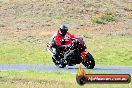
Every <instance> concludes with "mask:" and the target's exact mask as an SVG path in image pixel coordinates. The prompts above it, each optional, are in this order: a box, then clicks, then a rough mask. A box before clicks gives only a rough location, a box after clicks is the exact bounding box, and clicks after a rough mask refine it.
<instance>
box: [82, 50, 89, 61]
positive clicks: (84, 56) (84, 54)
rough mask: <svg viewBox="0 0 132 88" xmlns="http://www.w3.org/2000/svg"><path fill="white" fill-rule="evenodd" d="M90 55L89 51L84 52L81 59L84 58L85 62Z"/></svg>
mask: <svg viewBox="0 0 132 88" xmlns="http://www.w3.org/2000/svg"><path fill="white" fill-rule="evenodd" d="M88 53H89V52H88V51H83V52H82V53H81V57H82V59H83V60H84V61H86V55H87V54H88Z"/></svg>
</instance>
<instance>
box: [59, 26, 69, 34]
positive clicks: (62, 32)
mask: <svg viewBox="0 0 132 88" xmlns="http://www.w3.org/2000/svg"><path fill="white" fill-rule="evenodd" d="M67 31H68V27H67V26H66V25H64V24H62V25H60V30H59V33H60V34H61V35H62V36H64V35H66V33H67Z"/></svg>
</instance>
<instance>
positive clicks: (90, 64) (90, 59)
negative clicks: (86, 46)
mask: <svg viewBox="0 0 132 88" xmlns="http://www.w3.org/2000/svg"><path fill="white" fill-rule="evenodd" d="M82 64H83V65H84V66H85V67H86V68H88V69H93V68H94V66H95V61H94V58H93V56H92V55H91V54H90V53H88V54H87V55H86V61H85V62H82Z"/></svg>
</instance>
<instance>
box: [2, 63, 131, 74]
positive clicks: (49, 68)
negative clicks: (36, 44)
mask: <svg viewBox="0 0 132 88" xmlns="http://www.w3.org/2000/svg"><path fill="white" fill-rule="evenodd" d="M82 68H84V69H86V68H85V67H82ZM0 70H3V71H44V72H71V73H76V72H77V70H78V66H77V65H76V66H67V67H65V68H57V67H56V66H55V65H28V64H0ZM88 70H91V71H93V72H95V73H96V72H97V73H98V72H106V73H112V74H130V75H132V66H95V68H94V69H88Z"/></svg>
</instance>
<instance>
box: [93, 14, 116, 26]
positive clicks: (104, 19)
mask: <svg viewBox="0 0 132 88" xmlns="http://www.w3.org/2000/svg"><path fill="white" fill-rule="evenodd" d="M114 20H115V17H114V15H113V14H111V13H110V14H109V13H108V14H104V15H102V16H100V17H94V18H92V19H91V22H92V23H94V24H106V23H108V22H111V21H114Z"/></svg>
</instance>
